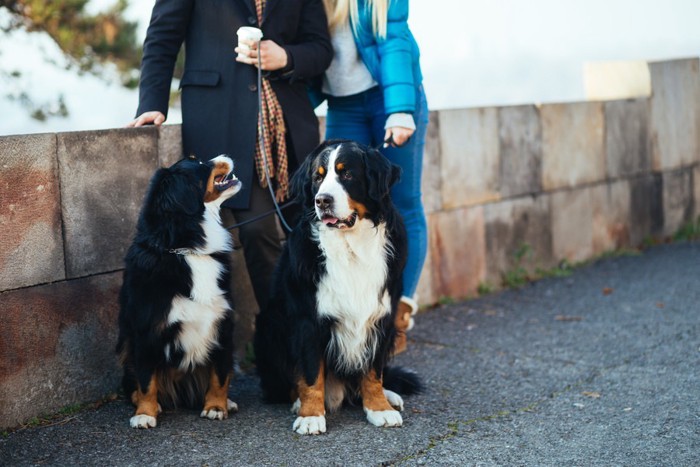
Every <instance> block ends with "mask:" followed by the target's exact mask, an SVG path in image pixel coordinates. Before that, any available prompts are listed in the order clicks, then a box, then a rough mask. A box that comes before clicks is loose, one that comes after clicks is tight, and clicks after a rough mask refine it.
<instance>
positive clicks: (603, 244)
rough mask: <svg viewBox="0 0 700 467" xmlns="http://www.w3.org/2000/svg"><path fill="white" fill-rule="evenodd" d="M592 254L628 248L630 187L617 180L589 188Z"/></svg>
mask: <svg viewBox="0 0 700 467" xmlns="http://www.w3.org/2000/svg"><path fill="white" fill-rule="evenodd" d="M590 194H591V206H592V212H593V217H592V222H593V224H592V228H593V231H592V232H593V254H594V255H598V254H601V253H604V252H607V251H612V250H616V249H619V248H624V247H628V246H630V244H631V243H630V207H631V201H630V183H629V181H628V180H620V181H617V182H610V183H605V184H601V185H596V186H593V187H591V188H590Z"/></svg>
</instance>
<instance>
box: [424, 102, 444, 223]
mask: <svg viewBox="0 0 700 467" xmlns="http://www.w3.org/2000/svg"><path fill="white" fill-rule="evenodd" d="M440 153H441V150H440V113H439V112H430V121H429V122H428V132H427V134H426V136H425V150H424V151H423V177H422V180H421V191H422V192H423V209H425V212H426V214H427V213H431V212H435V211H439V210H440V209H441V208H442V189H441V180H442V174H441V172H440V166H441V155H440Z"/></svg>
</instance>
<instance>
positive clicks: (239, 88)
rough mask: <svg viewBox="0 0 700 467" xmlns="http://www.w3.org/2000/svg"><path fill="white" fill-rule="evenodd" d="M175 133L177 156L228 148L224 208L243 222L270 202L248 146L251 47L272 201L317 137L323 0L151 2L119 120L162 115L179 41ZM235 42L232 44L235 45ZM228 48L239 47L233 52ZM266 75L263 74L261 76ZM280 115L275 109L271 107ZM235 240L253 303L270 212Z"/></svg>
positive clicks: (273, 238) (256, 152)
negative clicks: (233, 180)
mask: <svg viewBox="0 0 700 467" xmlns="http://www.w3.org/2000/svg"><path fill="white" fill-rule="evenodd" d="M242 26H253V27H258V28H260V29H262V31H263V40H262V42H261V43H260V50H258V49H257V45H256V44H250V45H252V47H251V50H249V51H245V50H242V49H238V48H235V46H236V43H237V36H236V31H237V30H238V29H239V28H240V27H242ZM183 42H184V44H185V71H184V75H183V77H182V81H181V82H180V87H181V90H182V96H181V101H182V140H183V150H184V153H185V155H190V154H194V155H196V156H197V157H199V158H201V159H209V158H211V157H214V156H216V155H219V154H228V155H230V156H231V157H232V158H233V159H234V162H235V173H236V175H237V176H238V178H239V179H240V180H241V181H242V183H243V189H242V190H241V192H240V193H238V194H237V195H236V196H235V197H233V198H232V199H230V200H228V201H227V202H226V203H225V204H224V207H228V208H230V209H232V210H233V213H234V216H235V217H236V220H237V221H239V222H243V221H246V220H247V219H251V218H253V217H256V216H258V215H259V214H261V213H264V212H267V211H271V210H273V209H274V204H273V201H272V196H271V195H270V192H269V190H268V188H267V182H266V180H265V176H264V165H265V161H264V160H263V158H262V151H261V148H260V147H258V146H257V141H258V139H259V138H258V137H257V126H258V87H257V68H256V67H257V62H258V53H260V58H261V62H262V66H261V69H262V70H263V76H265V79H264V83H263V89H262V91H263V99H264V105H263V108H265V109H266V118H265V119H263V123H264V128H265V130H266V131H267V132H269V133H266V136H268V138H267V140H268V142H267V144H266V147H267V148H268V151H269V152H271V153H272V154H270V155H269V157H270V158H269V159H268V160H267V165H268V169H269V170H270V173H271V175H272V177H273V180H272V184H273V187H274V191H275V194H276V197H277V199H278V200H280V201H281V200H283V199H285V197H286V188H287V181H288V178H289V176H290V175H291V173H292V171H293V169H294V168H295V167H296V166H297V165H298V163H299V162H300V161H301V160H302V159H303V158H304V157H305V156H306V155H307V154H308V153H309V152H311V150H312V149H313V148H314V147H316V145H317V144H318V142H319V130H318V120H317V118H316V116H315V114H314V112H313V108H312V106H311V103H310V101H309V99H308V97H307V93H306V85H305V80H307V79H310V78H312V77H315V76H317V75H320V74H321V73H323V71H324V70H325V69H326V68H327V67H328V65H329V64H330V61H331V59H332V55H333V49H332V46H331V43H330V38H329V34H328V26H327V20H326V15H325V12H324V8H323V3H322V0H226V1H224V0H157V1H156V3H155V6H154V7H153V12H152V15H151V23H150V25H149V27H148V31H147V33H146V40H145V42H144V54H143V60H142V65H141V81H140V86H139V91H140V92H139V107H138V111H137V118H136V119H135V120H134V121H132V122H131V123H130V124H129V125H128V126H131V127H138V126H142V125H148V124H155V125H160V124H162V123H163V122H165V120H166V118H167V111H168V100H169V97H170V84H171V81H172V75H173V67H174V65H175V60H176V57H177V54H178V51H179V50H180V47H181V45H182V43H183ZM234 48H235V50H234ZM236 52H240V53H241V54H242V55H240V56H239V57H238V58H237V56H236V55H237V54H236ZM265 81H266V82H265ZM280 114H281V115H280ZM239 238H240V241H241V244H242V245H243V250H244V254H245V259H246V265H247V267H248V272H249V274H250V277H251V281H252V284H253V289H254V292H255V296H256V299H257V301H258V305H259V306H260V307H263V306H264V305H265V301H266V299H267V294H268V287H269V280H270V276H271V274H272V271H273V269H274V265H275V262H276V260H277V258H278V256H279V254H280V251H281V247H280V242H279V237H278V233H277V226H276V221H275V218H274V216H268V217H265V218H263V219H261V220H259V221H255V222H252V223H250V224H247V225H245V226H241V227H240V230H239Z"/></svg>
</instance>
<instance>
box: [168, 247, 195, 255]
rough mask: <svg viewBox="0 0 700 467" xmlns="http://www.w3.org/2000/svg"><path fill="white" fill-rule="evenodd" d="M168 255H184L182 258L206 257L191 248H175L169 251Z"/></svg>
mask: <svg viewBox="0 0 700 467" xmlns="http://www.w3.org/2000/svg"><path fill="white" fill-rule="evenodd" d="M168 253H172V254H174V255H182V256H187V255H192V256H204V255H202V253H198V252H197V251H195V250H193V249H191V248H173V249H171V250H168Z"/></svg>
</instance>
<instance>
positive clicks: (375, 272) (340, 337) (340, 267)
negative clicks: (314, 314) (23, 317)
mask: <svg viewBox="0 0 700 467" xmlns="http://www.w3.org/2000/svg"><path fill="white" fill-rule="evenodd" d="M358 224H359V225H357V226H356V228H355V229H353V230H352V231H345V232H342V231H339V230H336V229H329V228H324V227H323V226H321V227H320V228H319V229H318V231H317V232H316V234H317V235H318V240H319V245H320V248H321V250H322V251H323V254H324V257H325V266H326V271H325V274H324V276H323V277H322V278H321V281H320V283H319V287H318V295H317V297H316V300H317V307H318V310H319V314H320V315H321V316H327V317H331V318H334V319H336V323H337V324H336V325H335V326H334V329H333V334H332V340H331V346H333V347H334V350H335V354H336V355H337V356H338V358H339V359H340V362H339V363H340V365H341V366H342V367H344V368H345V369H347V370H354V371H359V370H363V369H365V368H366V366H367V365H368V364H369V363H370V359H371V358H372V356H373V355H374V353H375V349H376V345H377V332H378V329H377V322H378V321H379V320H380V319H381V318H382V317H384V316H386V315H387V314H389V313H391V301H390V298H389V294H388V291H387V290H386V281H387V273H388V271H387V256H388V255H389V254H390V250H391V245H390V244H389V240H388V238H387V235H386V226H385V225H384V224H380V225H379V226H377V227H376V228H375V227H374V225H373V224H372V222H371V221H369V220H367V219H363V220H360V221H358Z"/></svg>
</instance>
